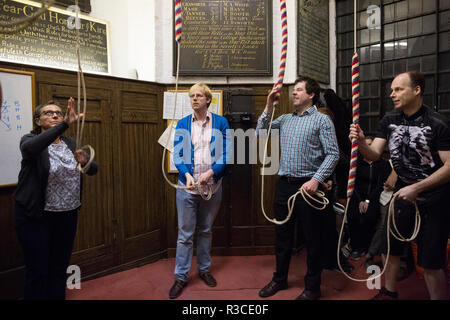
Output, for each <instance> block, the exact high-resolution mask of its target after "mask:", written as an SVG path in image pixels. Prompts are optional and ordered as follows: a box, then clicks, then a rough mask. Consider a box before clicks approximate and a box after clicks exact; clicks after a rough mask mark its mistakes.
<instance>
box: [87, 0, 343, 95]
mask: <svg viewBox="0 0 450 320" xmlns="http://www.w3.org/2000/svg"><path fill="white" fill-rule="evenodd" d="M297 2H298V1H297V0H287V1H286V5H287V13H288V53H287V61H286V65H287V66H286V72H285V77H284V82H285V83H286V84H292V83H294V81H295V79H296V77H297V34H296V31H297ZM91 6H92V12H91V13H90V16H92V17H95V18H98V19H103V20H107V21H109V23H110V51H111V72H112V75H113V76H117V77H125V78H133V75H134V70H136V71H137V74H138V76H139V80H146V81H153V82H158V83H165V84H173V83H175V76H173V75H172V74H173V61H172V59H173V54H172V52H173V51H172V50H174V48H173V30H172V29H173V20H172V19H173V1H169V0H127V1H123V0H91ZM272 12H273V21H272V25H273V39H272V43H273V52H272V60H273V76H269V77H262V76H256V77H243V76H217V77H211V76H207V77H204V76H202V77H186V76H183V77H180V79H179V83H188V84H190V83H194V82H196V81H199V80H202V81H205V82H207V83H209V84H246V83H249V84H259V83H261V84H270V83H274V82H275V81H276V80H277V76H278V67H279V63H280V55H281V26H280V7H279V2H278V1H273V8H272ZM335 29H336V28H335V0H330V75H331V79H330V80H331V83H330V85H329V87H331V88H335V87H336V76H335V70H336V35H335Z"/></svg>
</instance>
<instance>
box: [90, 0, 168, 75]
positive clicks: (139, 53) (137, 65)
mask: <svg viewBox="0 0 450 320" xmlns="http://www.w3.org/2000/svg"><path fill="white" fill-rule="evenodd" d="M166 1H167V0H166ZM167 2H171V1H167ZM91 7H92V11H91V13H90V16H91V17H94V18H98V19H102V20H106V21H108V22H109V28H110V29H109V32H110V54H111V75H112V76H116V77H122V78H135V77H134V75H135V70H136V71H137V73H138V76H139V79H140V80H146V81H156V76H155V1H153V0H127V1H124V0H92V1H91Z"/></svg>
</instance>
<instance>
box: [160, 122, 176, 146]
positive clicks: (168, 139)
mask: <svg viewBox="0 0 450 320" xmlns="http://www.w3.org/2000/svg"><path fill="white" fill-rule="evenodd" d="M169 121H170V120H169ZM170 123H171V125H170V124H169V125H168V126H167V128H166V130H165V131H164V132H163V134H162V135H161V137H159V139H158V143H159V144H160V145H162V146H163V147H164V148H166V149H167V150H169V151H170V152H173V140H174V138H175V128H176V127H177V121H170ZM169 135H170V136H169Z"/></svg>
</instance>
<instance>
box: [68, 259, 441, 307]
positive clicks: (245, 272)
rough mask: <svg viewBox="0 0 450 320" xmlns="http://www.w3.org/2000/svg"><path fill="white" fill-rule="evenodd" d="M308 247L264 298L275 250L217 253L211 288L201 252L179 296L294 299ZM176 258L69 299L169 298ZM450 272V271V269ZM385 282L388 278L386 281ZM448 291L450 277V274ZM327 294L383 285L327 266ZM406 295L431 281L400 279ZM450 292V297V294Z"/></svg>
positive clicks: (357, 293) (350, 295) (421, 294)
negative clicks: (284, 283)
mask: <svg viewBox="0 0 450 320" xmlns="http://www.w3.org/2000/svg"><path fill="white" fill-rule="evenodd" d="M305 255H306V251H305V250H302V251H301V252H300V253H299V254H298V255H294V256H293V257H292V260H291V266H290V273H289V279H288V285H289V288H288V289H287V290H283V291H279V292H278V293H277V294H276V295H274V296H272V297H270V298H266V299H262V298H260V297H259V296H258V292H259V290H260V289H261V288H262V287H264V286H265V285H266V284H267V283H268V282H269V281H270V280H271V278H272V274H273V271H274V268H275V256H273V255H266V256H233V257H231V256H220V257H219V256H213V257H212V266H211V273H212V274H213V275H214V277H215V278H216V279H217V283H218V284H217V287H215V288H210V287H208V286H206V284H204V283H203V281H202V280H201V279H200V278H199V277H198V274H197V265H196V263H195V257H194V259H193V263H192V267H191V271H190V279H189V283H188V286H187V287H186V288H185V289H184V291H183V293H182V295H181V296H180V297H179V298H178V299H177V300H272V299H273V300H293V299H295V298H296V297H297V296H298V295H299V294H300V293H301V292H302V291H303V289H304V281H303V277H304V274H305V270H306V264H305ZM352 263H353V264H354V265H355V270H354V271H353V272H352V274H351V275H352V276H353V277H355V278H359V279H360V278H367V277H368V274H366V273H365V272H364V271H365V270H364V259H363V258H361V259H360V260H358V261H356V262H355V261H352ZM174 266H175V259H174V258H171V259H163V260H160V261H157V262H155V263H152V264H148V265H145V266H142V267H139V268H135V269H131V270H127V271H124V272H119V273H116V274H112V275H109V276H105V277H102V278H98V279H94V280H90V281H85V282H82V283H81V289H79V290H75V289H74V290H68V292H67V299H68V300H168V299H169V298H168V294H169V290H170V287H171V286H172V284H173V281H174V275H173V270H174ZM447 274H450V272H448V273H447ZM382 283H383V282H382ZM447 284H448V293H449V294H450V279H449V277H447ZM321 290H322V298H321V299H322V300H368V299H370V298H371V297H373V296H374V295H375V294H376V293H377V290H369V289H368V288H367V286H366V282H355V281H352V280H350V279H348V278H346V277H345V276H344V275H343V274H341V273H339V272H337V271H330V270H324V272H323V274H322V287H321ZM398 291H399V295H400V299H402V300H424V299H425V300H426V299H428V293H427V290H426V288H425V282H424V280H422V279H419V278H418V276H417V274H416V273H415V272H413V273H411V274H410V276H409V277H408V278H407V279H404V280H402V281H400V282H399V285H398ZM449 298H450V297H449Z"/></svg>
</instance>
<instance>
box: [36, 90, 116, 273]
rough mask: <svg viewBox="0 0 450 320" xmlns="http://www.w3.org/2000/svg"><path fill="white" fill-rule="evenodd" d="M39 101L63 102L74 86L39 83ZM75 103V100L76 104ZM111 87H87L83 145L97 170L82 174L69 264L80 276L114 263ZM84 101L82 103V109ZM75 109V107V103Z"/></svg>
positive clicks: (74, 93) (71, 132) (74, 94)
mask: <svg viewBox="0 0 450 320" xmlns="http://www.w3.org/2000/svg"><path fill="white" fill-rule="evenodd" d="M39 93H40V94H39V96H40V100H41V101H40V102H45V101H48V100H57V101H59V102H60V103H61V104H63V106H66V105H67V100H68V99H69V98H70V97H77V87H74V86H70V85H54V84H41V85H40V86H39ZM75 105H77V104H75ZM110 105H111V91H110V90H106V89H96V88H88V90H87V107H86V119H85V125H84V132H83V137H82V141H81V142H82V145H87V144H89V145H91V146H92V147H93V148H94V150H95V161H96V162H97V164H98V166H99V171H98V173H97V174H96V175H94V176H87V175H84V178H83V179H84V180H83V181H84V182H83V192H82V207H81V210H80V211H79V216H78V229H77V235H76V238H75V244H74V248H73V254H72V259H71V264H76V265H78V266H79V267H80V268H81V276H82V278H83V279H84V280H85V279H86V277H85V275H89V278H90V277H93V276H95V275H96V274H98V273H101V272H103V271H104V270H107V269H108V268H111V266H113V265H115V264H117V262H118V258H117V255H116V254H115V252H116V248H115V241H116V238H117V225H116V223H115V222H116V221H117V219H116V213H115V211H114V210H113V207H112V204H113V198H114V186H113V181H112V177H113V170H112V169H113V166H112V162H113V161H112V152H113V147H112V133H111V127H112V123H111V121H112V110H111V106H110ZM82 108H83V105H82V103H81V112H82ZM76 110H77V107H76ZM76 130H77V124H76V123H73V124H72V125H71V127H70V128H69V129H68V130H67V131H66V133H65V135H67V136H70V137H73V138H75V137H76Z"/></svg>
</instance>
